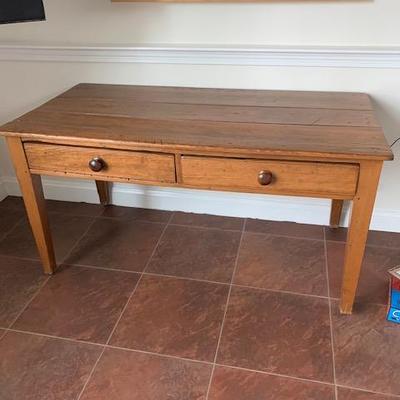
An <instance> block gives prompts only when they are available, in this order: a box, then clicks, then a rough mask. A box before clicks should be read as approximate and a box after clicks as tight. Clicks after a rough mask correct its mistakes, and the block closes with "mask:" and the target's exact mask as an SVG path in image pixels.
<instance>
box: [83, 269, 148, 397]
mask: <svg viewBox="0 0 400 400" xmlns="http://www.w3.org/2000/svg"><path fill="white" fill-rule="evenodd" d="M142 276H143V275H140V277H139V279H138V280H137V282H136V284H135V286H134V288H133V290H132V292H131V294H130V295H129V297H128V300H127V301H126V303H125V306H124V308H123V309H122V311H121V313H120V315H119V317H118V319H117V321H116V323H115V324H114V327H113V329H112V330H111V332H110V334H109V335H108V338H107V341H106V343H105V345H103V349H102V351H101V352H100V354H99V356H98V357H97V360H96V362H95V363H94V365H93V368H92V370H91V371H90V374H89V376H88V377H87V379H86V382H85V384H84V385H83V387H82V390H81V391H80V393H79V395H78V397H77V398H76V400H79V399H80V398H81V397H82V394H83V392H84V391H85V389H86V387H87V385H88V383H89V381H90V379H91V377H92V376H93V374H94V371H95V369H96V367H97V365H98V363H99V362H100V359H101V357H102V356H103V354H104V352H105V350H106V348H107V345H108V343H109V342H110V340H111V337H112V335H113V334H114V331H115V329H116V328H117V325H118V323H119V321H120V320H121V318H122V314H123V313H124V311H125V309H126V307H127V306H128V303H129V301H130V299H131V298H132V296H133V294H134V293H135V291H136V288H137V287H138V285H139V282H140V281H141V279H142Z"/></svg>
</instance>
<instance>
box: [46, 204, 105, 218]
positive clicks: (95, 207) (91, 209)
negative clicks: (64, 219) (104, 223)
mask: <svg viewBox="0 0 400 400" xmlns="http://www.w3.org/2000/svg"><path fill="white" fill-rule="evenodd" d="M46 206H47V211H48V212H58V213H64V214H69V215H82V216H86V217H97V216H99V215H101V214H102V213H103V211H104V207H103V206H101V205H100V204H90V203H81V202H73V201H58V200H47V201H46Z"/></svg>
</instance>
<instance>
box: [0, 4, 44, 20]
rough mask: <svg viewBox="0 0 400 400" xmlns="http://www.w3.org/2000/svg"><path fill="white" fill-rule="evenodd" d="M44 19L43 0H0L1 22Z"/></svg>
mask: <svg viewBox="0 0 400 400" xmlns="http://www.w3.org/2000/svg"><path fill="white" fill-rule="evenodd" d="M44 19H45V14H44V7H43V1H42V0H0V24H10V23H12V22H27V21H42V20H44Z"/></svg>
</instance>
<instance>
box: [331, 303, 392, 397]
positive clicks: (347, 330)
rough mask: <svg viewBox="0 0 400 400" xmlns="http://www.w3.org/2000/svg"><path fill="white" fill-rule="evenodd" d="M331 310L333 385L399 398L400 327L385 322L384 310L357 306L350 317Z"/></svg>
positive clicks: (336, 310) (363, 305)
mask: <svg viewBox="0 0 400 400" xmlns="http://www.w3.org/2000/svg"><path fill="white" fill-rule="evenodd" d="M334 303H335V307H333V332H334V348H335V362H336V382H337V383H338V384H339V385H344V386H350V387H355V388H361V389H365V390H370V391H374V392H380V393H390V394H396V395H400V380H399V370H400V357H399V354H398V352H397V351H396V350H395V349H399V348H400V329H399V326H398V325H396V324H394V323H391V322H388V321H386V307H385V306H381V305H376V304H366V303H359V304H356V307H355V309H354V312H353V314H352V315H346V316H343V315H340V314H339V311H338V307H337V304H336V302H334Z"/></svg>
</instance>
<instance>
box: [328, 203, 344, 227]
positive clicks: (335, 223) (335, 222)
mask: <svg viewBox="0 0 400 400" xmlns="http://www.w3.org/2000/svg"><path fill="white" fill-rule="evenodd" d="M342 210H343V200H337V199H334V200H332V204H331V215H330V218H329V226H330V227H331V228H338V227H339V225H340V218H341V216H342Z"/></svg>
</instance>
